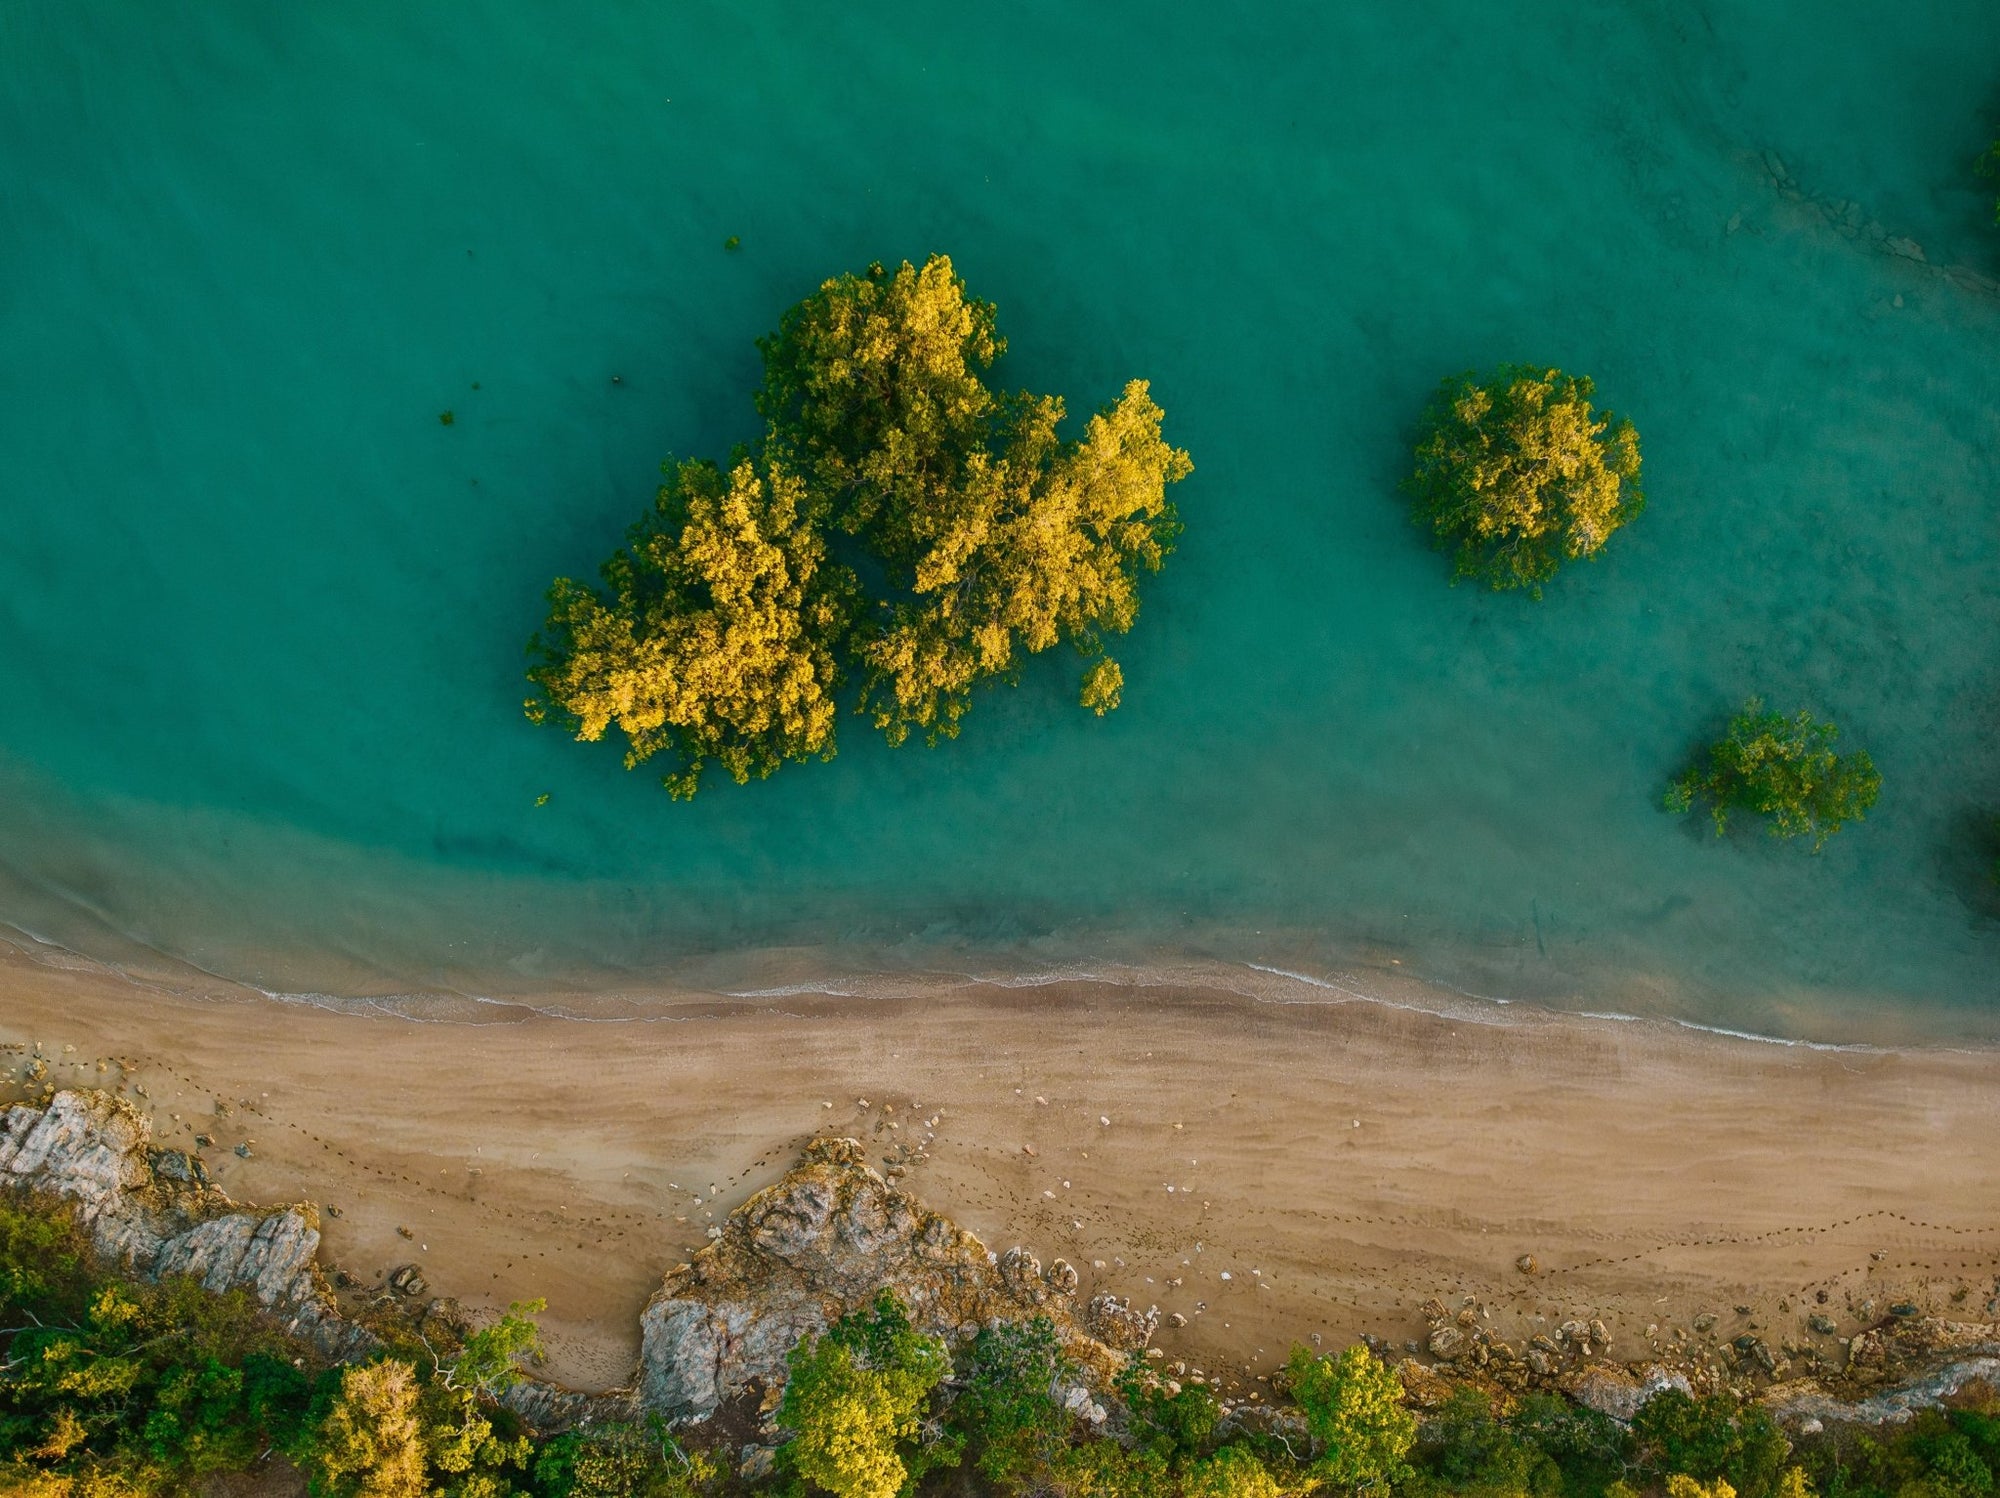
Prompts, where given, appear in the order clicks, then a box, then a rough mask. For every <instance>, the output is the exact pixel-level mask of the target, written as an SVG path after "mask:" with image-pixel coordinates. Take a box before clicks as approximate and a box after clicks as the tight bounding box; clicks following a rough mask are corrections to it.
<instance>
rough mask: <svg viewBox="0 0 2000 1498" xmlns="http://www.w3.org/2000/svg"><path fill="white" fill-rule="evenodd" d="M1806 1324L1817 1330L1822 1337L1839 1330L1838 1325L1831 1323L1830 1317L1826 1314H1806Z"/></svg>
mask: <svg viewBox="0 0 2000 1498" xmlns="http://www.w3.org/2000/svg"><path fill="white" fill-rule="evenodd" d="M1806 1325H1807V1326H1809V1327H1811V1328H1812V1329H1813V1330H1814V1331H1816V1332H1818V1333H1819V1334H1820V1335H1821V1336H1822V1337H1830V1336H1832V1335H1833V1334H1834V1333H1835V1332H1837V1331H1839V1330H1840V1328H1839V1327H1837V1326H1835V1325H1834V1324H1833V1321H1832V1318H1830V1317H1827V1316H1819V1315H1813V1316H1808V1317H1806Z"/></svg>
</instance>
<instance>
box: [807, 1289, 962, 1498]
mask: <svg viewBox="0 0 2000 1498" xmlns="http://www.w3.org/2000/svg"><path fill="white" fill-rule="evenodd" d="M789 1368H790V1374H789V1377H788V1378H787V1380H786V1383H785V1394H784V1399H783V1400H782V1402H781V1403H780V1404H779V1406H778V1425H779V1427H780V1428H781V1429H784V1430H788V1431H790V1432H792V1439H791V1440H790V1441H789V1442H788V1443H787V1444H786V1445H785V1446H783V1447H782V1448H780V1450H781V1453H782V1460H783V1461H785V1463H786V1464H787V1465H788V1466H790V1467H791V1469H792V1470H794V1471H796V1472H797V1473H798V1474H799V1475H800V1476H801V1477H803V1478H805V1479H806V1480H807V1481H808V1482H811V1483H814V1484H816V1485H818V1486H819V1487H821V1488H824V1489H825V1490H826V1491H827V1492H829V1493H832V1494H835V1495H836V1498H896V1495H897V1494H899V1493H903V1492H907V1491H908V1490H909V1489H910V1488H911V1487H913V1486H914V1485H915V1483H916V1481H917V1479H918V1478H920V1477H921V1476H922V1475H923V1473H924V1472H925V1471H926V1470H928V1469H929V1468H930V1467H932V1466H938V1465H950V1464H951V1463H952V1462H954V1461H956V1456H957V1454H956V1451H955V1450H954V1449H952V1448H950V1447H949V1446H948V1445H947V1446H940V1445H938V1444H936V1443H934V1444H932V1445H931V1446H929V1447H924V1446H920V1445H919V1444H918V1437H919V1435H920V1434H921V1433H922V1431H923V1426H924V1416H925V1413H926V1410H927V1408H928V1406H929V1403H930V1397H931V1393H932V1391H933V1390H935V1389H936V1388H937V1386H938V1384H939V1383H941V1382H942V1381H943V1380H944V1376H945V1374H946V1373H948V1372H949V1371H950V1369H951V1360H950V1358H948V1357H947V1356H946V1354H945V1349H944V1344H943V1343H942V1342H940V1341H939V1340H938V1339H937V1338H935V1337H932V1336H928V1335H926V1334H924V1333H923V1332H920V1331H918V1330H916V1329H915V1328H914V1327H912V1326H911V1325H910V1319H909V1316H908V1314H907V1313H906V1312H905V1311H904V1310H903V1306H902V1303H901V1302H900V1301H898V1300H897V1299H896V1297H895V1295H894V1294H893V1293H892V1292H890V1291H888V1290H884V1291H883V1292H882V1293H881V1294H880V1295H879V1296H878V1297H877V1298H876V1300H875V1303H874V1305H873V1306H872V1307H870V1308H869V1310H867V1311H865V1312H861V1311H857V1312H854V1313H852V1314H851V1315H847V1316H843V1317H842V1318H841V1319H840V1320H839V1321H837V1322H835V1323H834V1324H833V1325H832V1326H831V1327H829V1328H828V1329H827V1331H826V1334H825V1335H824V1336H819V1337H807V1338H806V1339H805V1340H804V1341H802V1342H800V1343H799V1344H798V1346H796V1347H794V1348H793V1349H792V1352H791V1356H790V1359H789Z"/></svg>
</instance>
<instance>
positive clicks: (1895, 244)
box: [1870, 235, 1924, 1260]
mask: <svg viewBox="0 0 2000 1498" xmlns="http://www.w3.org/2000/svg"><path fill="white" fill-rule="evenodd" d="M1882 248H1883V249H1885V250H1887V251H1888V252H1889V253H1890V254H1891V255H1900V256H1902V257H1903V259H1905V260H1917V261H1921V260H1923V258H1924V247H1923V246H1922V245H1920V244H1918V243H1917V242H1916V241H1915V240H1914V239H1907V238H1904V237H1902V236H1900V235H1898V236H1895V237H1893V238H1889V239H1885V240H1883V241H1882ZM1870 1257H1871V1258H1874V1259H1878V1260H1879V1259H1881V1258H1883V1257H1884V1255H1883V1254H1881V1253H1875V1254H1872V1255H1870Z"/></svg>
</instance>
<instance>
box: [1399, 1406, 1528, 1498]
mask: <svg viewBox="0 0 2000 1498" xmlns="http://www.w3.org/2000/svg"><path fill="white" fill-rule="evenodd" d="M1420 1459H1421V1460H1422V1463H1423V1467H1424V1473H1423V1476H1424V1478H1427V1479H1429V1480H1428V1481H1424V1482H1423V1483H1422V1485H1423V1486H1424V1487H1426V1488H1428V1489H1430V1490H1432V1491H1435V1492H1442V1493H1452V1494H1464V1495H1479V1498H1515V1495H1529V1494H1532V1495H1534V1498H1555V1495H1556V1494H1559V1493H1561V1492H1562V1491H1563V1480H1562V1471H1561V1469H1560V1468H1559V1467H1558V1466H1557V1464H1556V1462H1555V1461H1554V1459H1553V1458H1551V1457H1550V1456H1549V1454H1548V1453H1547V1452H1546V1451H1544V1450H1543V1449H1542V1448H1541V1446H1540V1445H1539V1444H1537V1443H1536V1441H1535V1440H1534V1439H1533V1437H1532V1435H1531V1434H1530V1433H1529V1432H1528V1431H1527V1430H1526V1429H1524V1428H1523V1425H1522V1423H1521V1422H1520V1421H1518V1420H1512V1421H1503V1420H1500V1419H1497V1418H1496V1417H1495V1416H1494V1414H1493V1410H1492V1406H1491V1405H1490V1404H1489V1403H1488V1401H1487V1398H1486V1396H1485V1395H1484V1394H1482V1393H1480V1392H1479V1391H1478V1390H1477V1389H1470V1388H1460V1389H1457V1390H1454V1391H1453V1393H1452V1396H1451V1398H1450V1399H1449V1400H1448V1401H1447V1402H1446V1404H1445V1407H1444V1408H1443V1409H1442V1410H1440V1411H1439V1412H1438V1415H1437V1418H1436V1419H1435V1420H1433V1421H1431V1422H1430V1423H1429V1424H1428V1425H1427V1426H1426V1427H1425V1429H1424V1432H1423V1442H1422V1448H1421V1451H1420Z"/></svg>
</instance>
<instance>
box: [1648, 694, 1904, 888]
mask: <svg viewBox="0 0 2000 1498" xmlns="http://www.w3.org/2000/svg"><path fill="white" fill-rule="evenodd" d="M1839 736H1840V730H1839V729H1838V728H1836V727H1834V725H1833V724H1831V723H1816V722H1814V721H1813V717H1812V714H1811V713H1809V712H1807V711H1806V710H1805V709H1803V708H1801V709H1800V710H1799V711H1798V713H1797V714H1795V715H1794V716H1793V717H1790V718H1786V717H1784V716H1782V715H1781V714H1778V713H1767V712H1765V711H1764V704H1763V702H1762V701H1761V700H1760V699H1758V698H1756V697H1752V698H1751V699H1750V700H1749V701H1748V702H1746V703H1744V704H1743V711H1742V712H1740V713H1738V714H1737V715H1736V716H1735V717H1734V718H1732V719H1731V720H1730V722H1729V730H1728V732H1727V733H1725V734H1724V735H1723V736H1722V737H1721V738H1720V739H1718V740H1717V741H1716V742H1715V743H1713V744H1711V745H1710V746H1709V747H1708V749H1707V750H1705V751H1704V752H1703V754H1702V755H1701V756H1700V757H1699V758H1698V759H1697V761H1696V763H1694V764H1693V765H1691V766H1689V767H1688V769H1686V770H1685V771H1683V772H1682V773H1681V774H1680V776H1679V777H1677V778H1676V779H1675V780H1674V782H1673V784H1671V785H1670V786H1668V787H1667V796H1666V805H1667V810H1669V811H1671V812H1675V813H1685V812H1687V811H1689V810H1690V809H1692V808H1693V806H1694V804H1695V802H1697V801H1706V802H1708V803H1709V814H1710V815H1711V816H1712V817H1713V818H1714V819H1715V831H1716V835H1717V836H1718V837H1720V836H1721V835H1722V834H1723V833H1724V832H1726V831H1728V829H1729V813H1730V812H1731V811H1733V810H1736V809H1739V808H1741V809H1744V810H1748V811H1755V812H1760V813H1762V814H1763V815H1765V816H1768V817H1770V818H1771V827H1770V830H1771V835H1772V836H1773V837H1805V836H1810V837H1811V838H1812V840H1813V851H1814V852H1818V851H1819V850H1820V849H1821V848H1823V847H1825V846H1826V841H1827V839H1828V838H1830V837H1832V836H1833V835H1834V834H1835V833H1836V832H1838V831H1840V829H1841V828H1842V827H1843V826H1845V825H1846V824H1847V823H1849V822H1858V821H1860V820H1861V818H1862V817H1863V816H1865V815H1866V814H1867V812H1868V809H1869V808H1870V807H1872V806H1873V805H1874V804H1875V798H1876V797H1877V796H1878V795H1880V794H1881V790H1882V777H1881V775H1880V774H1879V773H1877V771H1876V769H1875V762H1874V761H1873V760H1872V759H1870V758H1869V757H1868V754H1867V751H1866V750H1860V749H1857V750H1856V751H1855V752H1854V753H1852V754H1847V755H1840V754H1835V753H1834V752H1833V743H1834V740H1835V739H1837V738H1838V737H1839Z"/></svg>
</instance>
